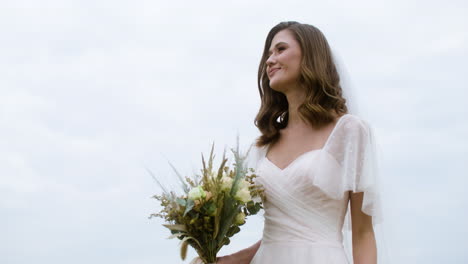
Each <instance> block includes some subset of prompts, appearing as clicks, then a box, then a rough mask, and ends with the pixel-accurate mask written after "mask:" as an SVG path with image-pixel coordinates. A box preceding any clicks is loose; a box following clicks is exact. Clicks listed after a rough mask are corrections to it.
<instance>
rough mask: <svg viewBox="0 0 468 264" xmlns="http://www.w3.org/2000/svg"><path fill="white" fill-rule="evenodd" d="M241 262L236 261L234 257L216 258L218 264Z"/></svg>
mask: <svg viewBox="0 0 468 264" xmlns="http://www.w3.org/2000/svg"><path fill="white" fill-rule="evenodd" d="M237 263H239V261H236V260H235V257H234V256H233V255H226V256H222V257H218V258H216V264H237Z"/></svg>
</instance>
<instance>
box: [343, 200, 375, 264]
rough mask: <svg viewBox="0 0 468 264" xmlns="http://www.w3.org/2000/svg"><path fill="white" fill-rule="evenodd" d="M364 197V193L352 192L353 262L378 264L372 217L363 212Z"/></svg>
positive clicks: (355, 263) (356, 263) (357, 263)
mask: <svg viewBox="0 0 468 264" xmlns="http://www.w3.org/2000/svg"><path fill="white" fill-rule="evenodd" d="M363 197H364V193H362V192H360V193H353V192H350V200H351V223H352V232H353V238H352V240H353V260H354V264H376V263H377V245H376V242H375V236H374V229H373V227H372V217H371V216H369V215H367V214H365V213H363V212H362V210H361V208H362V200H363Z"/></svg>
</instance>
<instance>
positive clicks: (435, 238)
mask: <svg viewBox="0 0 468 264" xmlns="http://www.w3.org/2000/svg"><path fill="white" fill-rule="evenodd" d="M467 7H468V4H467V3H466V2H465V1H461V0H460V1H454V0H449V1H444V2H441V1H402V0H398V1H352V2H349V1H346V2H345V1H343V2H339V1H320V2H318V1H315V2H313V1H288V2H286V1H183V2H182V1H172V2H169V1H164V2H163V1H158V0H156V1H154V0H153V1H108V0H107V1H58V0H46V1H23V0H15V1H2V3H1V4H0V34H1V42H0V72H1V75H0V234H1V235H0V263H2V264H25V263H37V264H62V263H69V264H74V263H80V264H81V263H96V264H97V263H99V264H103V263H114V264H124V263H128V264H130V263H131V264H147V263H148V264H149V263H152V264H154V263H188V262H189V261H190V260H191V259H192V258H193V257H194V256H195V251H194V250H193V249H190V250H189V255H188V259H187V260H186V261H184V262H183V261H181V260H180V256H179V241H178V240H176V239H173V240H167V239H166V238H167V237H168V236H169V235H170V232H169V231H168V230H167V229H166V228H164V227H163V226H162V225H161V224H162V223H163V222H162V220H160V219H159V218H153V219H148V216H149V215H150V214H151V213H153V212H156V211H157V210H158V209H159V207H158V202H157V201H156V200H154V199H151V196H152V195H154V194H157V193H158V192H159V189H158V188H157V185H156V184H155V182H154V181H153V180H152V178H151V177H150V175H149V174H148V173H147V172H146V171H145V167H148V168H150V169H151V170H153V171H154V172H155V173H156V174H158V175H160V177H163V176H164V177H163V178H167V179H170V178H173V177H174V173H173V172H172V170H171V169H170V166H169V164H168V163H167V161H168V160H169V161H170V162H171V163H172V164H174V165H175V166H176V167H177V168H178V169H179V171H181V172H182V173H183V174H185V175H188V174H190V173H192V172H194V171H197V172H198V171H199V169H200V168H201V155H200V154H201V153H202V152H203V153H205V155H208V154H209V150H210V146H211V143H212V142H213V141H215V151H216V152H217V153H218V155H217V159H216V160H215V162H219V161H220V159H221V154H222V151H223V149H224V147H229V146H231V147H232V146H234V144H235V137H236V134H237V133H239V134H240V141H241V146H242V147H246V146H248V144H250V143H251V142H253V141H254V139H255V138H256V137H257V136H258V135H259V131H257V129H256V127H255V126H254V124H253V121H254V118H255V115H256V113H257V111H258V109H259V105H260V98H259V94H258V90H257V84H256V81H257V80H256V75H257V67H258V63H259V60H260V56H261V53H262V49H263V45H264V41H265V38H266V36H267V33H268V31H269V30H270V29H271V28H272V27H273V26H274V25H276V24H277V23H279V22H281V21H287V20H295V21H298V22H303V23H307V24H312V25H314V26H316V27H318V28H319V29H320V30H322V32H323V33H324V34H325V36H326V37H327V39H328V41H329V43H330V45H331V46H332V48H333V49H334V50H336V51H337V52H338V55H339V57H340V59H341V60H342V62H343V63H344V65H345V67H346V70H347V71H348V73H349V75H350V77H351V80H352V84H353V88H354V93H355V94H356V95H357V97H358V99H359V110H360V113H361V115H362V117H363V118H364V119H366V120H367V121H368V122H369V123H370V124H371V125H372V126H373V128H374V129H375V132H376V137H377V139H378V142H379V147H380V154H381V169H380V171H381V175H380V176H381V177H382V180H383V182H384V183H385V190H384V192H383V194H384V195H386V197H388V199H387V200H388V201H389V203H388V208H387V210H386V212H385V214H386V217H387V218H386V221H387V223H388V225H387V227H388V234H387V240H388V241H387V243H388V244H389V247H390V249H391V257H392V261H393V263H398V264H404V263H431V264H432V263H434V264H436V263H437V264H438V263H468V251H467V250H466V244H467V242H466V239H467V237H468V226H467V225H466V223H465V222H466V219H467V217H468V210H467V209H468V197H467V196H466V186H467V185H468V180H467V179H468V178H467V176H468V173H467V171H468V158H467V157H468V139H467V137H466V135H468V122H467V115H468V107H467V97H468V91H467V88H468V85H467V82H466V77H467V76H468V72H467V67H466V62H467V60H468V30H467V29H468V19H467V16H466V14H467V13H468V10H467V9H468V8H467ZM168 182H170V181H168ZM262 229H263V222H262V219H261V218H260V217H259V216H254V217H252V218H249V219H248V222H247V224H246V225H245V226H244V227H243V229H242V232H241V233H239V234H237V235H236V236H235V237H234V239H233V240H232V243H231V244H230V245H229V246H227V247H225V248H223V249H222V250H221V252H220V255H224V254H230V253H234V252H236V251H238V250H240V249H243V248H246V247H248V246H250V245H252V244H253V243H255V242H256V241H258V240H259V239H260V238H261V235H262V231H263V230H262Z"/></svg>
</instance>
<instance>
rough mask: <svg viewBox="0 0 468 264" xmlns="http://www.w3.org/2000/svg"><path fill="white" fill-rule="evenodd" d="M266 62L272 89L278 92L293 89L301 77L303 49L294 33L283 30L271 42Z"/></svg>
mask: <svg viewBox="0 0 468 264" xmlns="http://www.w3.org/2000/svg"><path fill="white" fill-rule="evenodd" d="M269 55H270V56H269V57H268V59H267V61H266V64H267V75H268V79H269V80H270V87H271V88H272V89H273V90H276V91H278V92H283V93H284V92H286V91H287V90H288V89H292V88H293V87H294V86H295V85H296V82H297V80H298V78H299V76H300V64H301V58H302V52H301V47H300V46H299V43H298V42H297V41H296V40H295V39H294V36H293V35H292V33H291V32H290V31H289V30H287V29H283V30H281V31H280V32H278V33H276V35H275V36H274V37H273V40H272V41H271V46H270V50H269Z"/></svg>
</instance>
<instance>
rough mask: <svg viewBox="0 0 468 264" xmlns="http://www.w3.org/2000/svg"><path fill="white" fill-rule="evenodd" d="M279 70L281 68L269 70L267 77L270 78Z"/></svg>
mask: <svg viewBox="0 0 468 264" xmlns="http://www.w3.org/2000/svg"><path fill="white" fill-rule="evenodd" d="M279 69H281V68H273V69H271V70H270V72H269V75H270V76H271V75H273V73H275V72H276V71H278V70H279Z"/></svg>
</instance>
